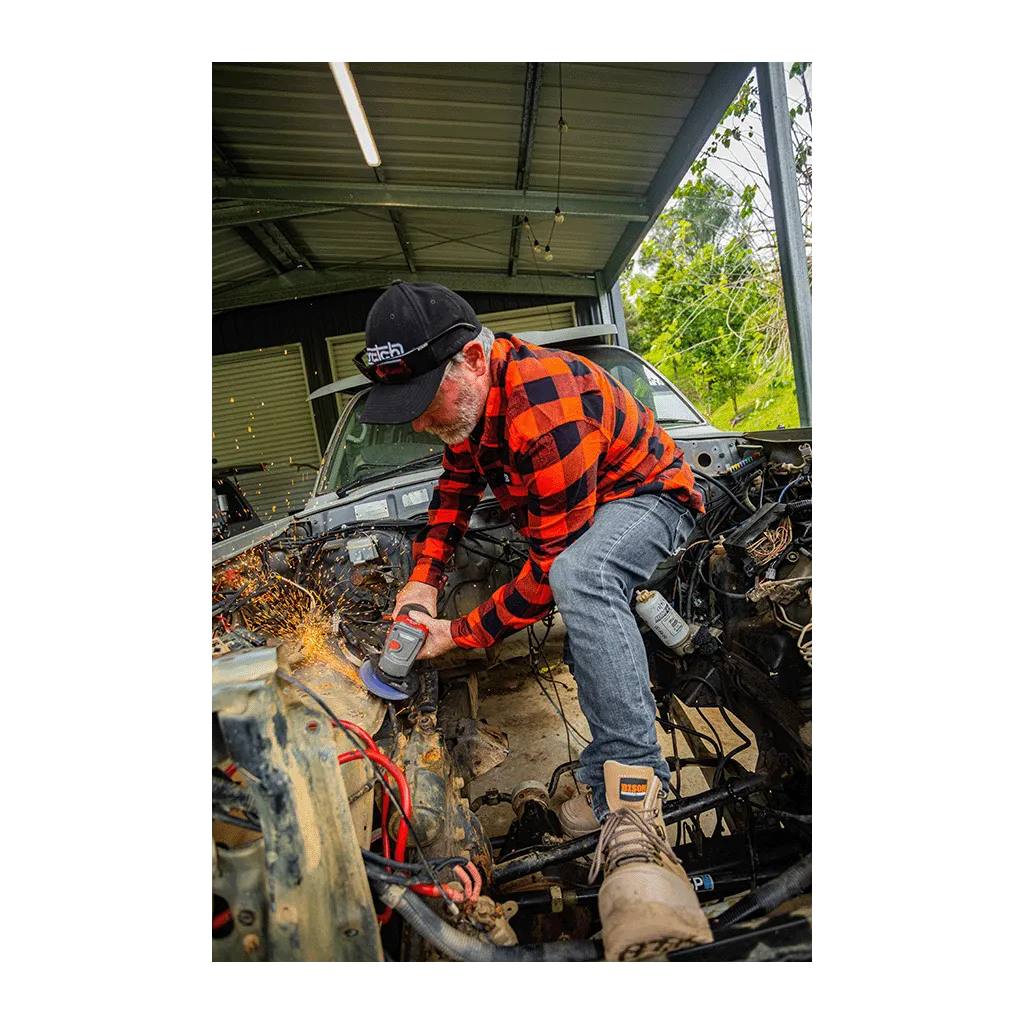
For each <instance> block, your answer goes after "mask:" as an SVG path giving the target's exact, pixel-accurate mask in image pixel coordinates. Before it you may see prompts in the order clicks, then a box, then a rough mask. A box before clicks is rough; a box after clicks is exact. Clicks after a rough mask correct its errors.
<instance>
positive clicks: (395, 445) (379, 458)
mask: <svg viewBox="0 0 1024 1024" xmlns="http://www.w3.org/2000/svg"><path fill="white" fill-rule="evenodd" d="M365 404H366V395H365V393H364V394H362V395H360V396H359V397H358V398H357V399H356V400H355V402H354V403H353V404H352V405H351V406H349V411H348V415H347V416H346V417H345V425H344V430H343V431H342V434H341V436H340V437H337V438H335V443H334V444H333V445H332V448H331V455H330V462H329V464H328V466H327V472H326V473H325V474H324V476H323V479H322V482H321V484H320V486H319V487H318V488H317V493H318V494H326V493H328V492H330V491H337V490H340V489H341V488H348V487H351V486H352V485H353V484H354V483H358V482H359V481H360V480H366V481H368V480H369V479H370V478H371V477H373V478H377V477H381V476H394V475H396V474H398V473H400V472H402V471H403V470H405V469H406V468H408V467H409V465H410V464H412V463H422V464H427V463H430V462H433V461H438V462H440V460H441V455H442V453H443V452H444V442H443V441H442V440H441V439H440V438H439V437H436V436H435V435H434V434H428V433H426V432H423V433H417V432H416V431H415V430H413V429H412V424H411V423H363V422H362V421H361V420H360V416H361V414H362V411H363V406H364V405H365Z"/></svg>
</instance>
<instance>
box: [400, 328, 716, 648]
mask: <svg viewBox="0 0 1024 1024" xmlns="http://www.w3.org/2000/svg"><path fill="white" fill-rule="evenodd" d="M443 466H444V472H443V473H442V475H441V478H440V480H439V481H438V485H437V487H436V488H435V490H434V495H433V498H432V500H431V503H430V511H429V514H428V519H427V526H426V527H425V528H424V529H423V530H422V531H421V532H420V534H419V536H418V537H417V539H416V542H415V544H414V545H413V557H414V559H415V567H414V569H413V572H412V574H411V576H410V579H412V580H416V581H418V582H421V583H427V584H429V585H430V586H432V587H437V588H438V589H440V588H441V586H442V585H443V583H444V580H445V578H446V577H445V564H446V563H447V562H448V560H449V558H451V556H452V553H453V552H454V550H455V546H456V545H457V544H458V543H459V541H460V540H461V539H462V537H463V535H464V534H465V532H466V528H467V527H468V525H469V518H470V514H471V513H472V511H473V509H474V507H475V506H476V504H477V502H478V501H479V500H480V498H481V496H482V495H483V493H484V489H485V487H486V485H488V484H490V487H491V490H492V491H493V493H494V496H495V498H497V500H498V502H499V504H500V505H501V507H502V509H504V511H505V512H506V513H507V514H508V515H509V517H510V518H511V519H512V521H513V522H514V524H515V526H516V528H517V529H518V530H519V532H520V534H522V535H523V536H524V537H525V538H526V539H527V540H528V541H529V545H530V555H529V558H528V559H527V562H526V564H525V565H524V566H523V568H522V570H521V571H520V573H519V575H518V576H517V577H516V578H515V579H514V580H512V581H511V582H510V583H508V584H506V585H505V586H504V587H501V588H500V589H498V590H497V591H495V593H494V594H492V595H491V597H489V598H488V599H487V600H486V601H484V602H483V604H481V605H480V606H479V607H478V608H476V609H474V611H472V612H470V614H469V615H465V616H463V617H462V618H459V619H455V620H454V621H453V622H452V626H451V633H452V639H453V640H454V641H455V643H456V644H458V646H460V647H465V648H473V647H490V646H491V645H492V644H494V643H496V642H497V641H498V640H500V639H501V638H502V637H504V636H507V635H508V634H510V633H514V632H515V631H516V630H518V629H522V628H523V627H525V626H528V625H530V623H533V622H537V621H538V620H539V619H542V618H543V617H544V616H545V615H546V614H547V613H548V612H549V611H550V610H551V608H552V607H553V606H554V602H553V600H552V596H551V587H550V585H549V584H548V572H549V570H550V568H551V563H552V562H553V561H554V560H555V558H556V557H557V556H558V555H559V554H560V553H561V552H562V551H564V550H565V549H566V548H567V547H568V546H569V545H570V544H572V542H573V541H574V540H576V538H577V537H579V536H580V535H581V534H583V533H584V532H585V531H586V530H587V528H588V527H589V526H590V524H591V523H592V522H593V521H594V512H595V510H596V509H597V507H598V505H601V504H603V503H604V502H606V501H613V500H614V499H616V498H627V497H631V496H633V495H636V494H649V493H661V492H668V493H671V494H672V495H674V496H675V497H676V498H678V500H679V501H680V503H681V504H683V505H687V506H689V507H690V508H692V509H694V510H696V511H697V512H703V511H704V506H703V503H702V501H701V495H700V492H699V491H695V490H694V489H693V486H694V481H693V473H692V472H691V470H690V467H689V466H688V465H687V464H686V462H685V460H684V459H683V455H682V452H680V451H679V449H678V448H677V447H676V446H675V444H674V443H673V441H672V439H671V438H670V437H669V436H668V434H666V433H665V431H664V430H662V429H661V427H659V426H658V424H657V422H656V421H655V419H654V414H653V413H652V412H651V411H650V410H649V409H648V408H647V407H646V406H644V405H641V404H640V403H639V402H637V401H636V400H635V399H634V398H633V396H632V395H631V394H630V393H629V392H628V391H627V390H626V389H625V388H624V387H622V386H621V385H620V384H619V383H618V382H617V381H616V380H614V379H613V378H612V377H610V376H609V375H608V374H607V373H605V372H604V370H602V369H601V368H600V367H598V366H595V365H594V364H593V363H592V362H590V361H589V360H587V359H584V358H583V357H582V356H578V355H575V354H573V353H570V352H561V351H557V350H554V349H546V348H541V347H538V346H536V345H530V344H527V343H526V342H523V341H520V340H519V339H518V338H516V337H514V336H509V335H498V336H497V337H496V338H495V341H494V348H493V350H492V352H491V389H490V393H489V395H488V396H487V403H486V405H485V407H484V416H483V419H482V420H481V422H480V424H478V425H477V427H476V429H475V430H474V432H473V434H472V435H471V436H470V437H469V439H467V440H466V441H463V442H462V443H460V444H457V445H454V446H450V447H447V448H446V449H445V453H444V461H443Z"/></svg>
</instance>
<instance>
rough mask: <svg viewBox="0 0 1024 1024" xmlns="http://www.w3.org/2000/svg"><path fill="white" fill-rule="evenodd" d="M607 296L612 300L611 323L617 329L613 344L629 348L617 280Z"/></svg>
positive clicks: (624, 315)
mask: <svg viewBox="0 0 1024 1024" xmlns="http://www.w3.org/2000/svg"><path fill="white" fill-rule="evenodd" d="M609 298H610V299H611V302H612V323H613V324H615V326H616V327H617V328H618V329H619V333H618V334H617V335H616V336H615V344H616V345H618V346H620V347H621V348H629V338H628V337H627V336H626V314H625V312H624V310H623V308H622V289H621V288H620V287H619V282H618V280H616V281H615V284H613V285H612V288H611V292H610V293H609Z"/></svg>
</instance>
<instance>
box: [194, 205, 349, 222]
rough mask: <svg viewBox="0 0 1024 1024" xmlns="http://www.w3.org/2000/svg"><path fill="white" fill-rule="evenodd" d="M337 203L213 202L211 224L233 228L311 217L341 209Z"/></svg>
mask: <svg viewBox="0 0 1024 1024" xmlns="http://www.w3.org/2000/svg"><path fill="white" fill-rule="evenodd" d="M343 209H344V207H343V206H338V204H337V203H331V204H324V203H273V202H268V203H257V202H251V201H249V202H245V201H241V200H239V201H238V202H230V203H227V202H225V203H214V205H213V226H214V227H215V228H233V227H238V226H239V225H242V224H259V223H265V222H267V221H272V220H294V219H296V218H297V217H312V216H314V215H315V214H318V213H334V212H335V211H336V210H343Z"/></svg>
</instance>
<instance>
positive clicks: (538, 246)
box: [533, 238, 541, 252]
mask: <svg viewBox="0 0 1024 1024" xmlns="http://www.w3.org/2000/svg"><path fill="white" fill-rule="evenodd" d="M540 250H541V244H540V239H539V238H535V239H534V240H533V251H534V252H540Z"/></svg>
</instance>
